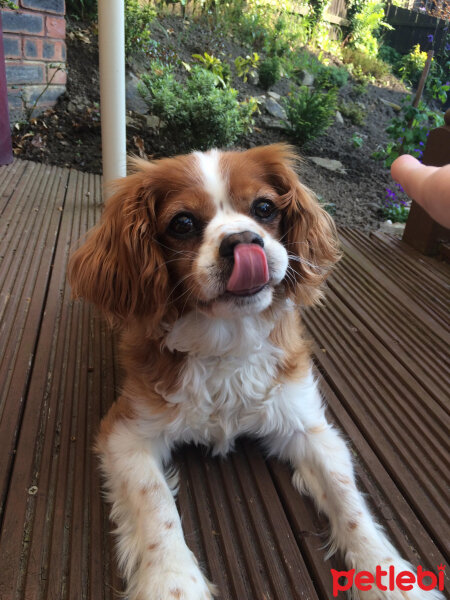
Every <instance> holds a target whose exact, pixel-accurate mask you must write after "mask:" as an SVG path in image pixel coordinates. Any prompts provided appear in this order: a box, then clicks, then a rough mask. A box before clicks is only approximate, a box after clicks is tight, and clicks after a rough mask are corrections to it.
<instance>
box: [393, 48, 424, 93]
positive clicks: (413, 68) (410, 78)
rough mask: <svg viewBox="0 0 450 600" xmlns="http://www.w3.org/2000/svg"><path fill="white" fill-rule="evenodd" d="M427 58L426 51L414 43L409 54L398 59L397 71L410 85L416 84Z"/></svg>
mask: <svg viewBox="0 0 450 600" xmlns="http://www.w3.org/2000/svg"><path fill="white" fill-rule="evenodd" d="M426 60H427V53H426V52H422V51H421V50H420V44H416V45H415V46H414V47H413V49H412V50H411V52H410V53H409V54H406V55H405V56H403V57H402V59H401V60H400V66H399V69H398V72H399V74H400V77H401V78H402V79H403V81H406V82H408V83H409V84H410V85H413V86H415V85H417V84H418V83H419V79H420V76H421V75H422V71H423V68H424V67H425V63H426Z"/></svg>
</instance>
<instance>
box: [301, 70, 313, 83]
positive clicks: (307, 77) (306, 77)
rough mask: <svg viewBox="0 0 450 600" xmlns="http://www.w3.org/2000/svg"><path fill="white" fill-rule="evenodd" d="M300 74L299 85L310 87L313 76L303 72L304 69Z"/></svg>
mask: <svg viewBox="0 0 450 600" xmlns="http://www.w3.org/2000/svg"><path fill="white" fill-rule="evenodd" d="M301 73H302V79H301V85H306V86H308V87H311V86H312V85H313V84H314V75H313V74H312V73H309V72H308V71H305V70H304V69H303V70H302V71H301Z"/></svg>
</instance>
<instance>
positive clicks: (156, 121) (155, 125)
mask: <svg viewBox="0 0 450 600" xmlns="http://www.w3.org/2000/svg"><path fill="white" fill-rule="evenodd" d="M145 122H146V124H147V127H149V128H150V129H159V128H160V127H163V126H164V123H163V122H162V121H161V119H160V118H159V117H157V116H156V115H146V117H145Z"/></svg>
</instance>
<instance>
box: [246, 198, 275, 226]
mask: <svg viewBox="0 0 450 600" xmlns="http://www.w3.org/2000/svg"><path fill="white" fill-rule="evenodd" d="M251 212H252V214H253V215H255V217H258V219H262V220H263V221H268V220H270V219H271V218H273V217H274V216H275V215H276V213H277V207H276V206H275V204H274V203H273V202H272V200H268V199H267V198H257V199H256V200H255V201H254V202H253V204H252V209H251Z"/></svg>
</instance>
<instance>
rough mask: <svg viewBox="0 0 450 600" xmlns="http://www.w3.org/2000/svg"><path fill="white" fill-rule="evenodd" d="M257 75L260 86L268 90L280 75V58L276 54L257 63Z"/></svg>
mask: <svg viewBox="0 0 450 600" xmlns="http://www.w3.org/2000/svg"><path fill="white" fill-rule="evenodd" d="M258 75H259V83H260V85H261V87H262V88H263V89H265V90H268V89H269V88H270V87H271V86H272V85H274V84H275V83H276V82H277V81H279V79H280V77H281V64H280V59H279V58H278V57H277V56H273V57H269V58H266V60H264V61H263V62H262V63H261V64H260V65H259V69H258Z"/></svg>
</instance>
